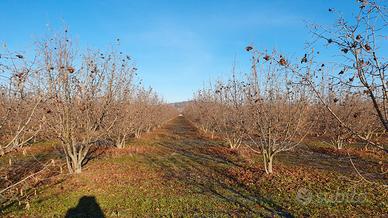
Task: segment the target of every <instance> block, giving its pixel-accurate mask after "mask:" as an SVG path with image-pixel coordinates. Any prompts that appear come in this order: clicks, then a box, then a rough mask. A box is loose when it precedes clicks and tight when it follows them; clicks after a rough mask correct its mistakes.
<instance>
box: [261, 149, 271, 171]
mask: <svg viewBox="0 0 388 218" xmlns="http://www.w3.org/2000/svg"><path fill="white" fill-rule="evenodd" d="M263 161H264V169H265V173H266V174H272V173H273V168H272V163H273V155H269V154H268V153H267V152H265V151H263Z"/></svg>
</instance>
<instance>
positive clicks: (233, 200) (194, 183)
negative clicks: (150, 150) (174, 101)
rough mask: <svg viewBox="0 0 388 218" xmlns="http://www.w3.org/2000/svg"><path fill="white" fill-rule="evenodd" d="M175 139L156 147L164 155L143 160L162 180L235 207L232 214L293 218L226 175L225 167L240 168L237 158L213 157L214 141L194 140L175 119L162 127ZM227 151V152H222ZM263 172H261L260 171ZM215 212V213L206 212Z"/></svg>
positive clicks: (194, 133) (193, 132) (187, 126)
mask: <svg viewBox="0 0 388 218" xmlns="http://www.w3.org/2000/svg"><path fill="white" fill-rule="evenodd" d="M165 128H166V130H167V132H171V133H172V134H176V135H177V137H175V138H178V139H179V140H174V141H171V140H161V141H159V143H158V145H159V146H160V147H161V148H162V150H164V151H165V152H164V155H158V156H155V155H149V156H146V160H147V161H148V162H149V163H150V164H152V165H154V166H155V167H157V168H159V169H160V170H161V171H163V172H164V175H165V177H166V179H169V180H176V181H178V182H180V183H183V185H184V186H186V187H189V188H190V189H191V190H194V191H195V192H197V193H200V194H202V195H203V197H204V198H206V197H213V198H214V197H215V198H218V199H220V200H222V201H224V202H225V203H228V204H233V205H236V208H238V209H237V211H230V213H231V215H233V214H241V213H242V214H250V215H256V216H257V215H260V216H262V217H268V216H273V215H277V216H281V217H293V215H292V214H291V213H290V212H288V211H287V210H285V209H284V208H283V207H282V206H281V205H279V204H277V203H275V202H273V201H271V200H270V199H266V198H264V197H262V196H260V194H259V193H258V192H257V191H255V190H253V189H251V188H250V187H248V186H247V185H245V184H242V183H240V182H239V181H237V179H236V178H234V177H233V176H231V175H229V174H228V173H227V168H229V167H231V166H234V167H242V166H241V165H240V164H239V163H241V160H238V159H236V158H238V156H237V155H233V153H231V154H230V155H228V154H226V155H216V156H215V153H214V152H210V151H209V150H211V149H213V148H219V147H220V145H219V144H217V142H209V141H208V140H204V139H201V138H200V137H198V132H197V130H196V129H195V127H193V126H192V125H191V124H190V123H189V122H188V121H187V120H186V119H184V118H182V117H179V118H177V119H176V120H175V121H174V122H170V124H169V125H167V126H166V127H165ZM224 150H227V149H224ZM261 173H263V172H261ZM209 212H210V213H211V212H219V211H209Z"/></svg>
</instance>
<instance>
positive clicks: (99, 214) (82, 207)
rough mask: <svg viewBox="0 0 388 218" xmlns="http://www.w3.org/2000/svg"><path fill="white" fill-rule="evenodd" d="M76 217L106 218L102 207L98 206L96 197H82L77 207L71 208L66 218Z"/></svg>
mask: <svg viewBox="0 0 388 218" xmlns="http://www.w3.org/2000/svg"><path fill="white" fill-rule="evenodd" d="M73 217H74V218H75V217H80V218H81V217H93V218H104V217H105V215H104V212H103V211H102V209H101V207H100V205H98V203H97V200H96V197H94V196H82V197H81V198H80V199H79V201H78V204H77V206H76V207H73V208H70V209H69V210H68V211H67V213H66V215H65V218H73Z"/></svg>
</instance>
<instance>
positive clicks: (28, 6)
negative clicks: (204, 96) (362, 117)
mask: <svg viewBox="0 0 388 218" xmlns="http://www.w3.org/2000/svg"><path fill="white" fill-rule="evenodd" d="M353 6H354V1H353V0H341V1H340V0H305V1H302V0H293V1H286V0H283V1H280V0H272V1H262V0H222V1H221V0H181V1H178V0H153V1H151V0H136V1H135V0H127V1H124V0H111V1H101V0H93V1H92V0H79V1H70V0H68V1H64V0H62V1H59V0H57V1H54V0H52V1H43V0H33V1H32V0H29V1H27V0H25V1H24V0H19V1H13V0H1V1H0V11H1V13H0V27H1V29H0V42H6V43H7V44H8V47H9V48H10V49H12V50H19V51H29V50H32V49H33V48H34V42H35V41H36V40H38V39H40V38H42V37H44V36H45V35H47V34H48V33H49V32H50V31H56V30H61V29H62V28H63V26H64V25H66V26H68V27H69V30H70V33H71V35H72V37H73V39H75V41H76V42H77V43H76V44H78V45H79V47H80V49H86V48H100V49H107V48H109V47H110V46H111V45H112V43H114V42H115V40H116V39H117V38H120V43H121V48H122V50H123V51H124V52H125V53H128V54H131V55H132V56H133V57H134V59H135V61H136V65H137V67H138V69H139V76H140V77H141V79H142V80H143V81H144V84H145V85H147V86H152V87H153V88H154V89H155V90H156V91H157V92H158V93H160V94H161V95H162V96H163V97H164V98H165V100H167V101H168V102H175V101H182V100H187V99H190V98H191V97H192V94H193V92H195V91H196V90H198V89H199V88H201V87H202V86H203V84H204V83H206V82H207V81H209V80H211V79H217V78H226V77H228V75H230V71H231V68H232V64H233V62H234V59H236V62H237V69H238V70H239V71H240V72H248V71H249V55H248V54H247V53H246V52H245V51H244V48H245V46H247V45H248V44H254V45H256V46H257V47H259V48H268V49H277V50H279V51H281V52H285V53H287V54H289V55H291V56H292V55H294V56H299V55H301V54H304V46H305V42H306V41H307V40H309V39H310V36H309V33H308V29H307V28H306V27H305V21H309V22H315V23H321V24H327V23H332V22H333V16H332V15H331V14H330V13H328V8H330V7H335V8H336V9H337V10H340V11H343V12H344V13H345V15H347V16H349V15H351V13H352V10H351V8H353ZM346 13H347V14H346Z"/></svg>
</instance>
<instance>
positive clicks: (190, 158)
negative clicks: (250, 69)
mask: <svg viewBox="0 0 388 218" xmlns="http://www.w3.org/2000/svg"><path fill="white" fill-rule="evenodd" d="M353 160H354V162H355V164H356V165H357V166H360V167H362V173H364V174H365V175H367V177H368V179H371V180H372V181H374V182H377V184H375V183H369V182H365V181H363V180H360V179H359V177H357V176H356V175H355V174H354V170H353V168H352V166H351V165H350V162H349V161H348V156H347V155H342V154H332V153H330V152H326V153H325V152H320V151H319V150H313V149H308V147H306V148H303V149H298V150H296V151H294V152H291V153H288V154H283V155H280V156H279V158H277V159H276V162H275V168H274V170H275V173H274V175H265V174H264V171H263V169H262V167H261V162H260V157H257V156H254V157H252V156H250V155H249V154H246V153H244V152H243V151H242V152H235V151H231V150H229V149H227V148H226V147H224V146H222V143H221V142H218V141H211V140H208V139H206V138H203V137H201V136H200V135H199V134H198V132H197V131H196V129H195V128H194V127H192V126H191V125H190V123H189V122H188V121H187V120H185V119H184V118H176V119H174V120H173V121H171V122H170V123H169V124H167V125H166V126H165V127H164V128H162V129H160V130H157V131H156V132H154V133H152V134H150V135H147V136H145V137H143V138H142V139H141V140H137V141H134V142H131V143H130V145H129V146H128V147H127V148H125V149H122V150H117V149H116V150H107V151H105V153H104V154H103V155H101V156H100V157H99V158H97V159H95V160H93V161H91V162H90V163H89V164H88V165H87V166H86V168H85V170H84V171H83V173H82V174H80V175H77V176H63V177H62V178H61V179H58V181H57V182H56V183H53V184H51V185H50V186H45V187H44V188H43V189H42V190H40V192H39V194H38V195H37V197H36V198H34V200H33V201H32V202H30V208H29V209H28V210H26V209H22V207H24V206H23V205H21V206H18V205H13V206H12V207H9V208H7V209H6V210H5V211H4V212H3V213H4V215H5V216H8V217H17V216H26V217H36V216H38V217H39V216H43V217H63V216H65V215H66V214H67V215H70V216H76V215H77V214H78V215H80V216H79V217H83V216H82V215H81V213H87V212H89V215H91V216H92V217H99V216H101V215H102V214H103V215H104V216H107V217H116V216H122V217H131V216H142V217H143V216H146V217H155V216H157V217H158V216H216V217H229V216H236V217H238V216H255V217H256V216H262V217H272V216H278V217H283V216H284V217H294V216H313V217H327V216H341V217H349V216H359V217H365V216H374V217H383V216H384V215H385V214H387V212H388V204H387V195H388V191H387V189H386V188H385V187H384V186H383V185H382V183H383V182H384V181H386V180H387V178H386V175H383V174H379V173H378V167H379V164H378V161H379V160H378V158H377V159H376V158H375V159H371V158H369V156H368V158H362V157H359V156H353ZM383 161H386V160H384V159H383Z"/></svg>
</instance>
